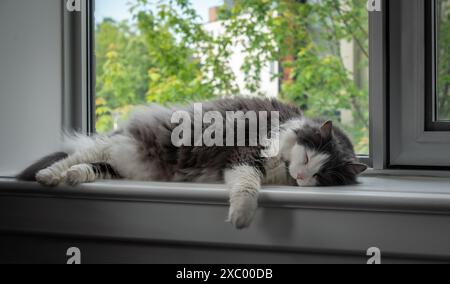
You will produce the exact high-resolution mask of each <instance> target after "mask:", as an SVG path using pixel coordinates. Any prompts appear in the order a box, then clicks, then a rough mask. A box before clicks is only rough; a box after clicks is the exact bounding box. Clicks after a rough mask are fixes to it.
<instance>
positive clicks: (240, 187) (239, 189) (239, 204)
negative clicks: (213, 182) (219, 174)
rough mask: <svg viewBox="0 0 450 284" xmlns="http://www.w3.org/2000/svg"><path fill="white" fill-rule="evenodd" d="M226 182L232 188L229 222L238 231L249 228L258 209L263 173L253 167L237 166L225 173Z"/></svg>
mask: <svg viewBox="0 0 450 284" xmlns="http://www.w3.org/2000/svg"><path fill="white" fill-rule="evenodd" d="M225 182H226V183H227V185H228V186H229V188H230V212H229V217H228V221H229V222H231V223H232V224H233V225H234V226H235V227H236V228H238V229H243V228H247V227H248V226H250V224H251V222H252V221H253V218H254V216H255V213H256V208H257V207H258V194H259V190H260V188H261V173H260V172H259V171H258V170H257V169H256V168H254V167H251V166H247V165H241V166H236V167H234V168H233V169H231V170H227V171H226V172H225Z"/></svg>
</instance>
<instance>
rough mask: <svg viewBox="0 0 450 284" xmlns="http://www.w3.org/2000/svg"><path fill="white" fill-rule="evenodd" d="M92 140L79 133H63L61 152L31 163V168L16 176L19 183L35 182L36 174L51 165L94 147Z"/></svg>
mask: <svg viewBox="0 0 450 284" xmlns="http://www.w3.org/2000/svg"><path fill="white" fill-rule="evenodd" d="M94 140H95V139H93V138H92V137H89V136H86V135H83V134H79V133H71V134H69V133H64V134H63V135H62V143H61V144H62V147H61V151H58V152H56V153H53V154H50V155H48V156H45V157H44V158H42V159H40V160H39V161H37V162H35V163H33V164H32V165H31V166H29V167H28V168H26V169H25V170H23V171H22V172H21V173H19V174H18V175H17V176H16V179H17V180H19V181H30V182H33V181H36V174H37V173H38V172H39V171H41V170H44V169H46V168H48V167H51V166H52V165H53V164H55V163H57V162H59V161H61V160H64V159H66V158H67V157H68V156H69V155H70V154H73V153H75V152H76V151H80V150H83V149H86V148H89V147H92V146H93V145H94V143H95V142H94Z"/></svg>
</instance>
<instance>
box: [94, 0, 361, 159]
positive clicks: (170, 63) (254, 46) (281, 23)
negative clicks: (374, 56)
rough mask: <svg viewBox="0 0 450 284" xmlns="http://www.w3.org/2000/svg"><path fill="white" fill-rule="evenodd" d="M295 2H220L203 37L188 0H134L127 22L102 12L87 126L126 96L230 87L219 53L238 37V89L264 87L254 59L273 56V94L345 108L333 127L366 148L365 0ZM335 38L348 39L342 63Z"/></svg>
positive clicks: (315, 109) (324, 111)
mask: <svg viewBox="0 0 450 284" xmlns="http://www.w3.org/2000/svg"><path fill="white" fill-rule="evenodd" d="M192 1H195V0H192ZM301 2H303V1H297V0H245V1H235V4H234V5H233V6H232V7H227V6H223V7H222V9H221V13H220V15H219V19H221V20H223V25H224V32H223V33H222V34H221V35H218V36H215V37H213V36H211V35H210V34H208V33H207V32H206V31H205V30H204V28H203V24H202V23H201V22H200V19H199V16H198V15H197V13H196V11H195V10H194V9H193V8H192V5H191V1H189V0H158V1H147V0H134V2H133V3H132V5H131V6H130V7H131V10H130V13H131V14H132V15H134V19H135V24H133V25H131V24H127V23H115V22H113V21H111V20H105V21H104V22H102V23H101V24H99V25H98V27H97V56H98V67H97V68H98V71H97V81H98V82H97V95H98V98H99V100H98V102H97V103H98V108H97V115H98V122H97V129H98V130H99V131H107V130H109V129H111V128H112V125H113V123H115V122H117V120H118V117H121V116H123V115H124V114H126V113H127V112H128V111H129V109H130V107H129V106H130V105H136V104H142V103H147V102H156V103H161V104H168V103H179V102H186V101H196V100H203V99H208V98H211V97H215V96H228V95H235V94H238V93H239V92H240V90H239V88H238V86H237V84H236V83H235V81H236V80H235V75H234V74H233V72H232V71H231V70H230V68H229V66H228V64H227V62H228V60H229V58H230V56H231V55H232V50H233V49H234V48H235V47H236V45H237V44H239V45H240V46H241V47H243V49H244V50H245V55H246V57H245V62H244V64H243V66H241V70H242V71H243V72H244V73H245V74H246V79H245V87H246V89H247V90H249V91H251V92H253V93H255V94H259V95H264V90H261V89H260V85H261V71H262V68H263V67H264V66H265V65H266V64H267V62H271V61H278V62H281V64H282V67H283V70H282V71H283V72H280V74H277V76H279V78H280V80H281V84H282V93H281V94H280V96H281V98H282V99H284V100H286V101H291V102H294V103H296V104H298V105H300V106H302V107H303V108H304V109H305V111H306V112H307V114H309V115H314V116H318V115H319V116H327V117H330V118H333V119H334V120H336V121H339V119H340V117H341V116H340V115H339V113H340V112H341V111H343V110H351V112H352V114H353V115H352V116H353V120H354V121H353V123H352V125H343V127H344V128H345V129H346V130H347V131H348V132H349V133H350V134H351V136H352V137H353V140H354V141H355V144H356V148H357V151H358V152H359V153H368V138H367V137H368V124H369V123H368V92H367V89H368V88H367V79H366V78H365V77H367V66H368V19H367V11H366V0H340V1H336V0H317V1H310V2H307V3H301ZM343 44H347V45H348V46H352V45H353V46H354V47H355V48H354V50H355V51H356V52H355V56H354V57H355V59H356V62H358V64H353V66H350V67H351V68H349V66H348V63H346V62H345V60H344V57H345V54H342V45H343ZM124 106H126V108H125V109H124Z"/></svg>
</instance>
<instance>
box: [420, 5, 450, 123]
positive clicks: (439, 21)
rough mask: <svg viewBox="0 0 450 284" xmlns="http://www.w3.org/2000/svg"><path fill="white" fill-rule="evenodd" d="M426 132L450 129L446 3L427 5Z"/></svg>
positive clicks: (448, 15)
mask: <svg viewBox="0 0 450 284" xmlns="http://www.w3.org/2000/svg"><path fill="white" fill-rule="evenodd" d="M426 13H427V20H426V21H427V27H426V32H427V63H428V65H427V68H430V69H431V70H432V72H430V73H428V76H429V77H428V78H427V79H428V81H427V84H428V85H427V90H428V92H429V94H430V96H428V100H427V129H428V130H432V131H433V130H434V131H442V130H444V131H445V130H450V124H449V122H450V64H449V62H450V37H449V32H450V1H448V0H436V1H430V2H428V3H427V12H426Z"/></svg>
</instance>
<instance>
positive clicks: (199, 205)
mask: <svg viewBox="0 0 450 284" xmlns="http://www.w3.org/2000/svg"><path fill="white" fill-rule="evenodd" d="M227 211H228V192H227V189H226V187H225V186H224V185H208V184H176V183H148V182H130V181H100V182H97V183H94V184H86V185H82V186H79V187H76V188H71V187H58V188H43V187H40V186H38V185H37V184H35V183H22V182H16V181H15V180H13V179H0V232H27V233H38V234H51V235H62V236H71V237H77V236H78V237H83V238H108V239H121V240H138V241H143V240H144V241H150V242H171V243H172V242H173V243H193V244H203V245H206V244H208V245H214V246H216V245H220V246H232V247H247V248H249V247H254V248H260V249H265V250H287V251H308V252H326V253H338V254H340V253H346V254H359V255H365V250H367V249H368V248H369V247H372V246H376V247H380V248H381V249H382V250H383V251H384V253H385V254H386V255H391V256H392V257H413V258H420V259H440V260H442V259H444V260H448V259H450V243H449V242H448V240H449V239H450V179H448V178H429V177H428V178H426V177H363V178H361V184H360V185H356V186H349V187H335V188H296V187H275V186H267V187H264V189H263V190H262V191H261V195H260V208H259V209H258V214H257V216H256V218H255V221H254V223H253V225H252V227H251V228H250V229H248V230H244V231H237V230H235V229H234V228H233V227H232V226H231V225H230V224H226V223H225V222H224V220H225V218H226V215H227Z"/></svg>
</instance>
